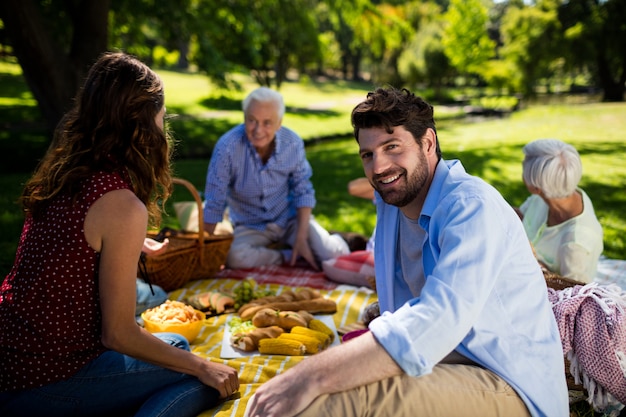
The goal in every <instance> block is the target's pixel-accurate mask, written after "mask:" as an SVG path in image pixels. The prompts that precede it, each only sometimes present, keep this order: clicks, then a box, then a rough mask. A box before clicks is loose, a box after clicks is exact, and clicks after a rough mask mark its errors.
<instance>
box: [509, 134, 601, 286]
mask: <svg viewBox="0 0 626 417" xmlns="http://www.w3.org/2000/svg"><path fill="white" fill-rule="evenodd" d="M523 152H524V155H525V157H524V162H523V164H522V166H523V178H524V183H525V184H526V187H527V188H528V191H529V192H530V193H531V196H529V197H528V198H527V199H526V201H525V202H524V203H523V204H522V205H521V206H520V208H519V214H520V217H521V218H522V221H523V223H524V229H525V230H526V235H527V236H528V238H529V239H530V242H531V244H532V245H533V248H534V249H535V254H536V256H537V259H538V260H539V262H540V263H541V264H542V265H543V266H544V267H546V268H547V269H548V270H550V271H552V272H554V273H557V274H559V275H561V276H564V277H567V278H571V279H574V280H577V281H581V282H591V281H593V278H594V275H595V273H596V269H597V265H598V259H599V258H600V255H601V254H602V250H603V234H602V226H601V225H600V222H599V221H598V219H597V218H596V214H595V212H594V209H593V204H592V203H591V199H590V198H589V196H588V195H587V193H585V192H584V191H583V190H582V189H581V188H580V187H578V183H579V181H580V179H581V177H582V163H581V160H580V155H579V154H578V151H576V149H575V148H574V147H573V146H572V145H570V144H567V143H565V142H562V141H560V140H558V139H538V140H535V141H533V142H530V143H528V144H527V145H526V146H524V148H523Z"/></svg>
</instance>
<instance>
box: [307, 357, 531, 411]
mask: <svg viewBox="0 0 626 417" xmlns="http://www.w3.org/2000/svg"><path fill="white" fill-rule="evenodd" d="M346 377H347V378H349V376H348V375H346ZM322 416H332V417H418V416H424V417H436V416H438V417H472V416H476V417H486V416H503V417H529V416H530V414H529V412H528V409H527V408H526V406H525V405H524V402H523V401H522V400H521V399H520V397H519V396H518V395H517V393H516V392H515V391H514V390H513V388H511V386H510V385H509V384H507V383H506V382H505V381H504V380H503V379H502V378H500V377H499V376H497V375H496V374H494V373H493V372H491V371H488V370H486V369H483V368H480V367H478V366H471V365H457V364H455V365H446V364H440V365H437V366H435V368H434V369H433V372H432V373H431V374H430V375H426V376H423V377H418V378H415V377H410V376H407V375H401V376H397V377H394V378H390V379H386V380H383V381H379V382H375V383H373V384H370V385H366V386H362V387H359V388H356V389H353V390H349V391H345V392H340V393H336V394H331V395H322V396H320V397H318V398H317V399H316V400H315V401H314V402H313V403H312V404H311V405H310V406H309V407H308V408H307V409H306V410H305V411H303V412H301V413H300V414H298V417H322Z"/></svg>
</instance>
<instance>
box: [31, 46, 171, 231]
mask: <svg viewBox="0 0 626 417" xmlns="http://www.w3.org/2000/svg"><path fill="white" fill-rule="evenodd" d="M163 106H164V94H163V83H162V81H161V79H160V78H159V77H158V76H157V75H156V74H155V73H154V72H153V71H152V70H151V69H150V68H148V66H146V65H145V64H143V63H142V62H141V61H139V60H138V59H136V58H134V57H132V56H130V55H127V54H125V53H120V52H116V53H113V52H108V53H105V54H103V55H102V56H101V57H100V58H99V59H98V61H97V62H96V63H95V64H94V65H93V66H92V67H91V69H90V70H89V73H88V74H87V79H86V81H85V84H84V86H83V87H82V89H81V90H80V91H79V93H78V95H77V97H76V101H75V104H74V107H73V108H72V109H71V110H70V111H69V112H68V113H67V114H66V115H65V117H64V118H63V120H61V122H60V123H59V125H58V127H57V129H56V131H55V135H54V138H53V141H52V143H51V145H50V147H49V149H48V151H47V153H46V155H45V156H44V158H43V159H42V161H41V162H40V164H39V166H38V167H37V169H36V170H35V173H34V174H33V176H32V177H31V179H30V180H29V181H28V182H27V183H26V186H25V188H24V192H23V193H22V197H21V203H22V206H23V208H24V210H25V211H26V212H29V213H31V214H32V215H33V216H37V215H38V214H40V213H41V211H42V209H43V208H44V207H45V206H46V205H47V204H48V203H49V202H50V201H51V200H52V199H53V198H54V197H55V196H57V195H58V194H59V193H65V192H69V193H70V194H72V195H76V193H77V192H78V190H79V187H80V183H81V180H83V179H84V178H86V177H88V176H89V175H91V174H92V173H94V172H97V171H107V172H121V173H122V174H124V173H128V175H129V177H130V180H131V182H132V185H133V191H134V192H135V194H136V195H137V197H138V198H139V199H140V200H141V201H142V202H143V203H144V204H145V205H146V207H147V208H148V213H149V214H150V220H151V223H152V224H154V225H158V224H159V222H160V219H161V207H162V204H163V203H164V202H165V200H166V199H167V198H168V197H169V196H170V193H171V187H172V178H171V171H170V160H171V154H172V148H171V141H170V139H169V137H168V134H167V132H166V131H164V130H162V129H161V128H160V127H159V126H158V125H157V124H156V122H155V118H156V116H157V114H158V113H159V112H160V110H161V108H163Z"/></svg>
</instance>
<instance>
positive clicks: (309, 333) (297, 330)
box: [291, 326, 330, 348]
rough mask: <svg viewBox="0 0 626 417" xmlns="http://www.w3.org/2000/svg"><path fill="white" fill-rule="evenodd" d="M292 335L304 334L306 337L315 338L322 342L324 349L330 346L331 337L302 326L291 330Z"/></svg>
mask: <svg viewBox="0 0 626 417" xmlns="http://www.w3.org/2000/svg"><path fill="white" fill-rule="evenodd" d="M291 333H292V334H303V335H305V336H310V337H314V338H316V339H317V340H319V341H320V344H321V345H322V348H325V347H327V346H328V345H330V337H329V336H328V335H326V334H324V333H322V332H318V331H317V330H313V329H309V328H308V327H302V326H294V327H293V328H292V329H291Z"/></svg>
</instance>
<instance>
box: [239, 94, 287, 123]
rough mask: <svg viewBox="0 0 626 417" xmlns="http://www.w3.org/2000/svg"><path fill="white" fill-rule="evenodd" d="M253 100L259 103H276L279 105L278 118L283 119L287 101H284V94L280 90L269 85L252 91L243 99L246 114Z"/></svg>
mask: <svg viewBox="0 0 626 417" xmlns="http://www.w3.org/2000/svg"><path fill="white" fill-rule="evenodd" d="M253 101H256V102H259V103H275V104H276V105H277V107H278V118H279V119H281V120H282V118H283V116H284V115H285V102H284V101H283V96H282V95H281V94H280V93H279V92H278V91H275V90H272V89H271V88H267V87H259V88H257V89H256V90H254V91H252V92H251V93H250V94H248V96H247V97H246V98H245V99H244V100H243V103H242V107H243V113H244V114H246V112H247V110H248V107H249V106H250V103H252V102H253Z"/></svg>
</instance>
